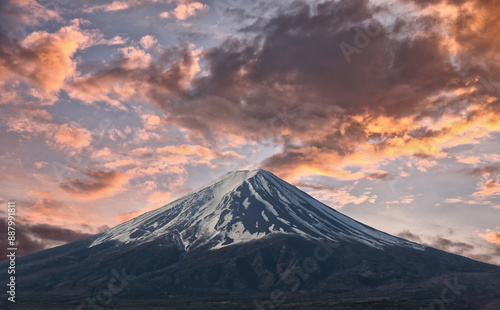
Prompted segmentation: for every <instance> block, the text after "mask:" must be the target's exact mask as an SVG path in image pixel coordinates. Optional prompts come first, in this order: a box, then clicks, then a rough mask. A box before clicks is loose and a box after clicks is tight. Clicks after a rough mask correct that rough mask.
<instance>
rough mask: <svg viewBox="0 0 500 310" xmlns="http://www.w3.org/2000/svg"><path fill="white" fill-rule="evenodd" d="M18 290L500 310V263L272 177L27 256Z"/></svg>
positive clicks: (169, 300)
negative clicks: (375, 224)
mask: <svg viewBox="0 0 500 310" xmlns="http://www.w3.org/2000/svg"><path fill="white" fill-rule="evenodd" d="M20 246H22V245H21V244H20ZM8 264H9V262H8V261H4V262H0V269H2V270H7V268H8ZM5 275H6V273H5ZM4 280H5V281H4V283H8V281H7V278H5V279H4ZM16 282H17V283H19V284H18V286H17V288H16V292H17V297H18V300H19V301H22V302H16V305H15V309H75V308H77V309H99V308H102V307H104V306H106V307H109V308H115V309H228V310H229V309H259V310H260V309H278V308H279V309H332V308H335V309H353V308H355V309H419V310H421V309H433V308H436V307H437V306H439V307H440V308H442V309H444V308H446V309H486V310H489V309H491V310H493V309H499V306H500V293H499V291H498V287H500V268H499V267H498V266H492V265H488V264H484V263H480V262H476V261H473V260H470V259H468V258H465V257H461V256H458V255H454V254H449V253H446V252H443V251H439V250H436V249H433V248H430V247H426V246H421V245H418V244H415V243H412V242H410V241H407V240H404V239H401V238H397V237H394V236H391V235H389V234H386V233H384V232H381V231H378V230H376V229H374V228H371V227H369V226H366V225H364V224H362V223H359V222H357V221H355V220H353V219H351V218H349V217H347V216H345V215H343V214H341V213H339V212H337V211H335V210H333V209H332V208H330V207H328V206H326V205H325V204H323V203H321V202H319V201H317V200H315V199H314V198H312V197H311V196H309V195H308V194H306V193H305V192H303V191H301V190H299V189H298V188H296V187H295V186H292V185H290V184H288V183H286V182H285V181H283V180H281V179H279V178H278V177H276V176H275V175H273V174H272V173H270V172H267V171H264V170H254V171H237V172H231V173H228V174H225V175H224V176H222V177H221V178H219V179H217V180H215V181H213V182H211V183H210V184H208V185H206V186H204V187H202V188H200V189H198V190H196V191H194V192H193V193H190V194H188V195H186V196H184V197H182V198H180V199H177V200H176V201H173V202H171V203H169V204H167V205H166V206H164V207H161V208H159V209H157V210H153V211H150V212H148V213H145V214H143V215H141V216H138V217H136V218H134V219H132V220H130V221H128V222H125V223H123V224H120V225H118V226H116V227H114V228H111V229H109V230H107V231H104V232H101V233H99V234H97V235H94V236H91V237H88V238H85V239H82V240H79V241H75V242H72V243H69V244H66V245H63V246H60V247H57V248H53V249H48V250H45V251H41V252H38V253H34V254H30V255H27V256H24V257H20V258H18V259H17V261H16ZM118 285H119V286H118ZM13 306H14V305H12V303H9V302H7V301H6V298H4V299H3V300H0V309H12V307H13Z"/></svg>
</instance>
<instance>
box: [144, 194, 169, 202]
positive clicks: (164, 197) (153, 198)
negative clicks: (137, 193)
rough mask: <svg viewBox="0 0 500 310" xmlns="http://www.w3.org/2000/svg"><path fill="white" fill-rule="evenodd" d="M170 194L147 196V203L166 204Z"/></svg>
mask: <svg viewBox="0 0 500 310" xmlns="http://www.w3.org/2000/svg"><path fill="white" fill-rule="evenodd" d="M171 196H172V194H170V193H165V192H154V193H152V194H151V195H150V196H149V200H148V201H149V202H151V203H154V204H158V203H166V202H168V201H169V200H170V198H171Z"/></svg>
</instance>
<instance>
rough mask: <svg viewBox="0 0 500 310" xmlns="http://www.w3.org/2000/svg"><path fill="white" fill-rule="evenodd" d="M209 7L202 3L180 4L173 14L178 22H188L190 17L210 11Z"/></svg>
mask: <svg viewBox="0 0 500 310" xmlns="http://www.w3.org/2000/svg"><path fill="white" fill-rule="evenodd" d="M208 9H209V8H208V5H206V4H203V3H201V2H192V3H187V4H179V5H178V6H177V8H175V10H174V11H173V12H172V14H173V15H174V16H175V17H176V18H177V19H178V20H186V19H187V18H189V17H192V16H196V15H198V14H201V13H205V12H207V11H208Z"/></svg>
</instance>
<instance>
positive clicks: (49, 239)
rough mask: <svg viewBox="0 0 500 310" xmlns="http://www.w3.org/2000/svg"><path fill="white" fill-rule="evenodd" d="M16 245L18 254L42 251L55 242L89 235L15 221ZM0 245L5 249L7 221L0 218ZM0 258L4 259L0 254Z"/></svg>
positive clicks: (63, 241) (6, 246) (71, 240)
mask: <svg viewBox="0 0 500 310" xmlns="http://www.w3.org/2000/svg"><path fill="white" fill-rule="evenodd" d="M15 228H16V245H17V248H18V251H17V254H18V256H23V255H27V254H30V253H34V252H38V251H42V250H44V249H46V248H48V247H50V246H53V245H54V244H55V243H60V244H61V243H68V242H73V241H76V240H79V239H83V238H86V237H89V236H91V235H90V234H87V233H83V232H80V231H75V230H71V229H67V228H62V227H58V226H53V225H48V224H34V225H31V224H25V223H22V222H19V221H18V222H17V223H16V227H15ZM0 231H1V232H2V233H0V246H1V247H2V249H7V248H8V247H9V246H8V244H7V242H8V241H7V233H5V232H7V221H6V219H1V220H0ZM0 260H5V255H2V256H1V258H0Z"/></svg>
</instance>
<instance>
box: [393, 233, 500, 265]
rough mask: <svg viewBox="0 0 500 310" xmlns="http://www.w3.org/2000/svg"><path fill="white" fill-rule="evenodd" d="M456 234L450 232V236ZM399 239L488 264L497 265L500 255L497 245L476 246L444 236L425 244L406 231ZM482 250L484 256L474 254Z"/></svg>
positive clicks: (499, 247) (399, 235) (419, 238)
mask: <svg viewBox="0 0 500 310" xmlns="http://www.w3.org/2000/svg"><path fill="white" fill-rule="evenodd" d="M453 233H454V232H453V230H450V235H452V234H453ZM397 236H398V237H401V238H404V239H407V240H410V241H413V242H416V243H420V244H423V245H426V246H430V247H433V248H436V249H439V250H442V251H446V252H450V253H455V254H459V255H464V256H467V257H470V258H472V259H475V260H479V261H482V262H486V263H491V264H497V263H498V262H497V258H498V255H500V246H498V245H495V244H491V243H488V244H486V245H485V244H484V243H481V244H474V243H466V242H461V241H453V240H451V239H448V238H445V237H443V236H433V237H429V238H426V239H430V240H431V242H423V241H422V238H421V237H420V236H418V235H416V234H414V233H412V232H411V231H409V230H404V231H402V232H400V233H399V234H397ZM476 249H481V252H484V253H482V254H474V253H473V252H474V250H476Z"/></svg>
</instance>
